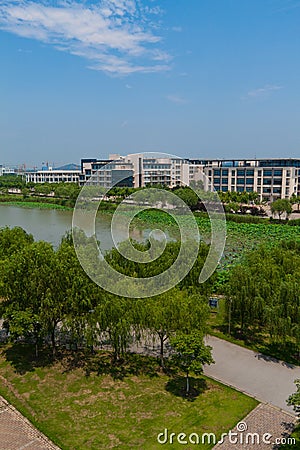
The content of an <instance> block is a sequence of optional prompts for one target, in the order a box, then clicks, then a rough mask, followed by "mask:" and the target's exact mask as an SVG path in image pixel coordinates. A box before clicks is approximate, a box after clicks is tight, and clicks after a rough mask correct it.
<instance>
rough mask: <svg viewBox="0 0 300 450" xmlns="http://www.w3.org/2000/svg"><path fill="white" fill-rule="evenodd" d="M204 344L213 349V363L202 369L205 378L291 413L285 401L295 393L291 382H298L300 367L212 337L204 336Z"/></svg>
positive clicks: (291, 410)
mask: <svg viewBox="0 0 300 450" xmlns="http://www.w3.org/2000/svg"><path fill="white" fill-rule="evenodd" d="M206 343H207V344H208V345H210V346H211V347H212V348H213V358H214V360H215V364H212V365H211V366H205V368H204V374H205V375H207V376H209V377H212V378H214V379H216V380H219V381H221V382H222V383H225V384H228V385H230V386H233V387H235V388H236V389H238V390H239V391H243V392H245V393H247V394H249V395H250V396H252V397H256V398H257V399H258V400H260V401H262V402H266V403H270V404H271V405H274V406H277V407H279V408H281V409H283V410H284V411H288V412H290V413H293V409H292V408H291V407H289V406H287V404H286V399H287V398H288V396H289V395H290V394H292V393H293V392H295V384H294V380H295V379H296V378H299V379H300V367H298V366H293V365H291V364H287V363H285V362H282V361H278V360H276V359H274V358H271V357H267V356H264V355H262V354H260V353H257V352H254V351H252V350H248V349H245V348H243V347H240V346H238V345H235V344H231V343H230V342H227V341H224V340H222V339H218V338H216V337H213V336H208V337H207V338H206Z"/></svg>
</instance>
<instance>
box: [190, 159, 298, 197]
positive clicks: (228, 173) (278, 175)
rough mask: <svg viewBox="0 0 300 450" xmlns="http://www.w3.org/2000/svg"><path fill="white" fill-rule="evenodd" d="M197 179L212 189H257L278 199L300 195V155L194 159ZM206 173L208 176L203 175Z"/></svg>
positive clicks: (262, 194) (242, 190) (259, 193)
mask: <svg viewBox="0 0 300 450" xmlns="http://www.w3.org/2000/svg"><path fill="white" fill-rule="evenodd" d="M190 164H191V167H192V168H193V179H194V180H203V184H204V189H205V190H206V191H211V190H213V188H214V189H215V190H216V191H222V192H227V191H234V192H257V193H258V195H259V198H260V200H266V201H270V202H272V201H274V200H276V199H278V198H291V196H292V195H296V196H299V195H300V159H292V158H280V159H256V160H245V159H244V160H237V159H234V160H226V161H225V160H190ZM203 174H205V177H203Z"/></svg>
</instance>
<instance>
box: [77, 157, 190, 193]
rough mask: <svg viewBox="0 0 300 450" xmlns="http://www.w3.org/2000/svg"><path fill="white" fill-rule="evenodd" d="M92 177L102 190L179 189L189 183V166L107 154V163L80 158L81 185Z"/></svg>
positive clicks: (181, 162)
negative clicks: (119, 187) (111, 187)
mask: <svg viewBox="0 0 300 450" xmlns="http://www.w3.org/2000/svg"><path fill="white" fill-rule="evenodd" d="M91 176H93V178H92V179H93V182H94V183H95V184H98V185H101V186H103V187H110V186H115V185H117V186H128V187H136V188H137V187H145V186H153V185H161V186H169V187H174V186H180V185H188V184H189V163H188V161H187V160H183V159H181V158H157V157H155V156H153V157H149V156H145V155H143V154H142V153H141V154H130V155H127V156H120V155H110V159H108V160H97V159H82V160H81V175H80V184H81V185H83V184H84V183H85V182H86V181H87V180H88V179H89V178H90V177H91Z"/></svg>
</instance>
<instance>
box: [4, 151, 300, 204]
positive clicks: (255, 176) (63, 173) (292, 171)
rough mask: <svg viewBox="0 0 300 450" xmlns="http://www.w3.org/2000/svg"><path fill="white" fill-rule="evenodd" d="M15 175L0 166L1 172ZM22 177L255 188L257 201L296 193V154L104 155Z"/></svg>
mask: <svg viewBox="0 0 300 450" xmlns="http://www.w3.org/2000/svg"><path fill="white" fill-rule="evenodd" d="M9 170H10V172H9V173H14V171H13V169H8V168H3V166H0V175H1V174H2V173H3V174H4V173H8V171H9ZM25 174H26V181H27V182H33V183H59V182H66V183H70V182H73V183H79V184H80V185H81V186H83V185H84V184H85V183H86V182H87V181H88V180H89V179H90V178H91V177H92V179H91V180H92V182H93V183H94V184H96V185H99V186H102V187H105V188H109V187H111V186H128V187H145V186H155V185H156V186H157V185H162V186H168V187H170V188H172V187H175V186H192V185H195V186H197V185H198V186H203V188H204V190H206V191H212V190H213V189H215V190H216V191H222V192H227V191H231V192H257V193H258V195H259V197H260V200H266V201H274V200H276V199H277V198H290V197H291V196H292V195H293V194H295V195H297V196H300V158H278V159H275V158H274V159H255V160H248V159H231V160H221V159H216V160H208V159H182V158H176V157H168V156H167V155H166V157H163V155H162V156H159V155H158V156H156V155H155V154H154V153H153V154H150V155H149V154H143V153H139V154H129V155H126V156H120V155H110V156H109V158H108V159H97V158H90V159H87V158H85V159H82V160H81V165H80V166H77V165H75V164H69V165H66V166H62V167H57V168H52V167H49V166H46V167H43V168H42V169H41V170H27V171H26V172H25Z"/></svg>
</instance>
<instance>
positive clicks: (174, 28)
mask: <svg viewBox="0 0 300 450" xmlns="http://www.w3.org/2000/svg"><path fill="white" fill-rule="evenodd" d="M171 29H172V31H175V32H176V33H181V32H182V27H172V28H171Z"/></svg>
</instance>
